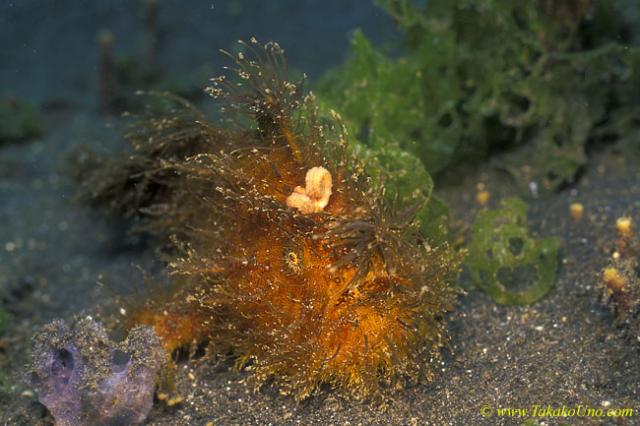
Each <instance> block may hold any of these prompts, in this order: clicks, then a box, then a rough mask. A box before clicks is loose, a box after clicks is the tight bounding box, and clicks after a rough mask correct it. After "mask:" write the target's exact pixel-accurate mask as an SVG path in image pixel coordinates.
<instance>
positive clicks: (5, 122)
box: [0, 97, 44, 143]
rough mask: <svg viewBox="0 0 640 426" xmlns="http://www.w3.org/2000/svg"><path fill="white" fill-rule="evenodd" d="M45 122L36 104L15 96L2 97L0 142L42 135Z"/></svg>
mask: <svg viewBox="0 0 640 426" xmlns="http://www.w3.org/2000/svg"><path fill="white" fill-rule="evenodd" d="M43 132H44V123H43V120H42V117H41V116H40V113H39V112H38V110H37V109H36V107H35V106H33V105H32V104H30V103H28V102H24V101H20V100H18V99H15V98H9V97H8V98H2V99H0V143H2V142H13V141H19V140H23V139H29V138H33V137H37V136H40V135H42V133H43Z"/></svg>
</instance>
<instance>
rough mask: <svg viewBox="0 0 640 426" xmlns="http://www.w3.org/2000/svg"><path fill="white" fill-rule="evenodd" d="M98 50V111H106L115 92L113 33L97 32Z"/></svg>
mask: <svg viewBox="0 0 640 426" xmlns="http://www.w3.org/2000/svg"><path fill="white" fill-rule="evenodd" d="M98 50H99V52H100V64H99V73H100V74H99V77H98V78H99V82H98V103H99V107H100V111H102V112H107V111H109V109H110V108H111V107H112V106H113V103H114V94H115V81H114V75H113V71H114V63H113V33H111V31H102V32H100V34H98Z"/></svg>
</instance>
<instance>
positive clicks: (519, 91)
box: [318, 0, 640, 193]
mask: <svg viewBox="0 0 640 426" xmlns="http://www.w3.org/2000/svg"><path fill="white" fill-rule="evenodd" d="M378 3H379V4H380V5H381V6H382V8H383V9H384V10H386V11H387V12H388V13H389V14H390V15H391V16H392V17H393V18H394V19H395V20H396V21H397V23H398V25H399V27H400V28H401V29H402V30H403V31H404V33H405V40H404V43H403V44H402V46H399V47H398V48H399V49H402V53H401V54H400V55H397V54H395V51H394V54H390V55H385V54H383V53H381V52H380V51H378V50H377V49H376V48H374V47H373V45H372V44H371V43H370V42H369V40H368V39H367V38H366V37H365V36H364V35H363V33H362V32H361V31H356V32H355V34H354V37H353V42H352V52H353V57H352V58H351V59H350V60H349V61H348V62H346V63H345V64H344V66H342V67H339V68H337V69H335V70H333V71H332V72H331V73H330V74H329V75H328V77H327V78H326V79H325V81H323V82H321V84H320V86H319V90H318V96H319V98H320V99H321V100H322V101H323V102H325V103H326V104H328V106H330V107H332V108H335V109H336V110H339V111H341V112H342V114H343V117H344V119H345V122H346V123H347V125H348V126H349V127H350V128H351V129H353V130H354V131H355V132H354V135H357V136H358V138H359V139H360V141H361V142H362V143H364V144H366V145H367V146H370V147H377V146H380V145H384V144H386V143H388V141H389V140H396V141H397V142H398V143H399V144H400V146H401V148H403V149H405V150H407V151H409V152H411V153H413V154H415V155H417V156H418V157H419V158H420V159H421V161H422V162H423V163H424V165H425V166H426V168H427V170H428V171H429V172H430V173H431V174H434V175H436V176H438V177H441V176H444V177H452V176H455V172H456V170H459V169H460V168H463V167H465V166H466V165H468V164H469V163H477V162H482V161H486V160H493V165H494V166H495V167H496V168H498V169H501V170H505V171H507V172H508V173H509V174H511V175H512V176H513V177H514V178H515V181H516V183H518V184H519V186H521V187H522V188H523V193H527V191H526V188H527V187H528V185H529V183H530V182H536V183H537V185H538V187H539V189H540V191H541V192H544V191H550V190H556V189H558V188H559V187H560V186H562V185H563V184H564V183H567V182H572V181H573V180H574V179H575V177H576V176H577V174H578V172H579V170H580V169H581V167H583V166H584V165H585V163H586V162H587V149H588V148H589V147H590V146H596V145H598V144H601V143H610V142H611V141H615V140H617V139H621V138H626V137H628V135H630V134H637V130H638V123H637V117H638V106H637V103H636V101H635V99H637V94H638V89H637V88H638V87H639V86H638V82H639V81H640V74H639V71H640V66H639V64H640V62H639V60H640V50H639V49H638V48H636V47H633V46H630V42H629V41H628V34H630V33H631V32H632V30H631V28H633V27H631V26H630V25H627V24H625V18H624V17H623V15H622V13H621V12H619V11H618V9H617V8H616V7H617V3H618V2H616V1H610V0H588V1H571V2H562V4H561V5H558V4H557V3H558V2H547V1H525V2H514V1H510V0H492V1H477V0H455V1H452V0H429V1H427V2H423V1H414V0H379V1H378ZM487 58H492V60H491V61H487ZM388 135H391V136H392V137H391V138H389V137H388ZM447 172H449V173H447Z"/></svg>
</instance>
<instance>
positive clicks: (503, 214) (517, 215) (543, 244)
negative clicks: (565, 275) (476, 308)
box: [465, 198, 558, 305]
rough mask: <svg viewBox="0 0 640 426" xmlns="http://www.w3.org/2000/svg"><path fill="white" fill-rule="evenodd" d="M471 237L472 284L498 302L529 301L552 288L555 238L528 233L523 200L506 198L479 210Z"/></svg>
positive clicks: (527, 302) (469, 259)
mask: <svg viewBox="0 0 640 426" xmlns="http://www.w3.org/2000/svg"><path fill="white" fill-rule="evenodd" d="M471 238H472V239H471V243H470V244H469V246H468V250H469V253H468V256H467V258H466V261H465V264H466V265H467V267H468V269H469V272H470V274H471V278H472V281H473V283H474V285H475V286H476V287H478V288H479V289H481V290H483V291H485V292H486V293H488V294H489V295H490V296H491V297H492V298H493V299H494V300H495V301H496V302H497V303H500V304H516V305H525V304H530V303H533V302H535V301H537V300H539V299H540V298H542V297H544V296H545V295H546V294H547V293H548V292H549V291H550V290H551V288H553V285H554V283H555V277H556V269H557V252H558V242H557V240H556V239H555V238H546V239H543V240H536V239H534V238H532V237H530V236H529V233H528V231H527V206H526V204H525V203H524V202H523V201H522V200H520V199H518V198H509V199H507V200H504V201H503V202H502V203H501V208H499V209H496V210H490V211H482V212H480V213H478V216H477V218H476V221H475V223H474V225H473V229H472V237H471ZM532 277H533V278H534V280H533V282H531V283H526V280H527V279H531V278H532Z"/></svg>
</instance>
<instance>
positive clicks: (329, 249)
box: [85, 39, 459, 400]
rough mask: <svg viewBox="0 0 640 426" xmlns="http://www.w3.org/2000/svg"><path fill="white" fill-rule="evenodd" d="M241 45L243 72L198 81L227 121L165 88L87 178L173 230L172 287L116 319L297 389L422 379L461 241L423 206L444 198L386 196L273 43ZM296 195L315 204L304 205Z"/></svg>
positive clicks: (300, 393)
mask: <svg viewBox="0 0 640 426" xmlns="http://www.w3.org/2000/svg"><path fill="white" fill-rule="evenodd" d="M242 47H243V49H242V52H241V53H239V54H238V55H237V56H232V55H230V54H229V56H231V57H232V58H233V61H234V63H235V68H234V69H233V71H234V73H235V75H236V77H235V78H234V77H229V76H222V77H219V78H215V79H213V80H212V81H213V85H212V86H211V87H210V88H208V89H207V92H208V93H209V94H210V95H211V96H212V97H213V98H214V99H217V100H218V101H219V102H220V104H221V114H222V117H223V118H222V121H221V123H222V125H217V124H214V123H212V122H211V121H210V120H209V119H208V118H207V117H205V116H204V115H203V114H202V113H200V112H199V111H197V110H196V109H195V107H193V106H192V105H190V104H189V103H187V102H185V101H183V100H181V99H179V98H176V97H170V96H160V97H161V99H162V100H163V101H164V107H163V108H161V109H160V111H158V109H157V108H156V109H155V110H154V109H153V107H152V108H151V109H150V110H149V111H148V113H147V115H146V116H143V117H138V118H137V119H136V120H135V123H134V124H133V127H132V128H131V131H129V132H128V134H127V138H128V139H129V141H130V142H131V143H132V145H133V152H132V153H129V154H127V155H126V156H123V157H122V158H118V159H114V160H107V161H106V162H105V163H104V167H103V168H102V169H101V170H98V171H97V172H96V173H95V174H94V176H93V177H92V178H90V179H89V180H88V181H87V183H86V187H85V188H86V190H87V194H89V198H90V199H92V200H93V202H95V203H97V204H100V205H104V206H106V207H107V208H108V209H110V210H111V211H120V212H123V213H125V214H129V215H138V216H140V217H142V218H143V220H144V222H145V225H144V228H145V229H146V230H147V231H149V232H152V233H154V234H155V235H157V236H158V241H159V244H160V245H163V244H164V243H166V241H168V240H169V239H171V240H172V241H174V243H175V248H174V252H173V255H171V256H172V257H173V260H172V261H171V268H172V278H173V280H174V286H175V289H174V292H173V294H172V295H171V296H168V297H165V298H161V299H157V298H156V299H154V298H153V297H152V296H150V298H149V300H147V301H144V303H143V304H142V306H139V307H138V308H137V309H128V311H129V312H131V314H130V315H129V318H128V320H127V321H126V324H125V325H127V326H133V325H135V324H147V325H151V326H152V327H153V328H154V330H155V331H156V333H157V334H158V336H159V337H160V339H161V341H162V343H163V345H164V347H165V348H166V349H167V351H172V350H174V349H176V348H178V347H181V346H183V345H185V344H190V343H191V342H193V341H205V340H206V341H209V342H210V347H212V348H213V349H214V351H219V352H220V353H225V352H226V351H228V350H231V351H232V352H233V353H234V354H235V355H236V356H237V365H238V366H240V367H242V366H247V369H248V370H249V371H251V373H252V374H251V377H252V379H253V381H254V384H255V387H256V389H257V388H258V387H259V386H260V385H261V384H262V383H263V382H264V381H265V380H267V379H273V381H274V382H275V383H276V384H277V385H279V386H280V389H281V391H282V392H283V393H290V394H292V395H293V396H294V397H295V398H296V399H298V400H299V399H303V398H306V397H307V396H309V395H310V394H311V393H312V392H313V391H314V390H315V389H316V388H317V387H318V385H320V384H322V383H326V384H330V385H333V386H334V387H336V388H339V389H341V390H344V391H347V392H348V393H350V394H352V395H353V396H355V397H366V396H368V395H371V394H373V393H376V392H378V391H379V386H380V384H382V383H387V384H389V383H397V384H400V383H402V382H404V381H420V380H428V379H430V378H431V377H432V375H433V367H432V366H433V365H435V363H436V361H437V359H438V358H439V351H440V348H441V346H442V345H443V344H444V342H445V338H446V335H445V322H444V316H445V313H446V312H447V311H448V310H450V309H452V307H453V304H454V302H455V299H456V294H457V290H456V289H455V288H454V286H453V282H454V281H455V278H456V276H457V273H458V269H459V256H458V255H457V254H456V253H455V252H454V251H453V250H452V249H451V248H450V247H449V246H448V244H447V243H446V242H444V243H440V242H438V241H435V240H431V239H429V238H428V237H425V236H424V235H422V234H421V232H420V227H421V226H422V225H421V224H420V223H419V220H417V219H416V216H417V215H418V214H422V213H421V212H426V213H425V214H423V217H438V218H439V217H441V216H442V212H443V210H445V211H446V209H443V208H442V206H439V205H437V203H436V207H435V208H433V209H432V210H426V209H425V205H426V204H427V202H429V201H430V193H431V186H429V187H428V188H426V192H427V194H420V196H416V195H415V194H414V195H413V196H412V197H411V200H412V202H411V203H410V204H407V203H406V202H405V201H406V200H405V198H403V196H402V194H399V193H397V192H395V195H394V196H393V197H391V198H389V197H386V196H385V193H386V188H387V187H386V186H384V185H383V183H390V182H391V181H387V180H385V179H383V178H382V177H380V176H378V179H374V178H372V177H370V176H369V175H368V174H367V173H366V171H365V167H364V166H363V163H362V162H361V161H360V158H359V157H358V156H357V155H356V154H355V150H354V149H353V146H352V145H350V144H349V142H348V135H347V132H346V129H345V128H344V126H343V125H342V124H341V122H340V120H339V116H338V115H337V114H335V113H334V114H332V115H331V116H329V117H319V115H318V114H319V113H318V109H317V107H316V105H315V97H314V96H313V94H311V93H309V94H305V93H304V92H303V91H302V87H301V85H300V84H296V83H293V82H290V81H288V80H286V79H285V71H286V61H285V58H284V55H283V51H282V49H281V48H280V47H279V46H278V45H277V44H275V43H267V44H266V45H264V46H262V45H260V44H258V43H257V41H255V39H253V40H252V41H251V43H250V44H242ZM156 105H157V103H156ZM422 170H424V169H422ZM425 174H426V172H425ZM427 176H428V175H427ZM305 181H306V187H305V188H304V191H303V188H301V187H300V186H299V185H300V184H301V183H302V182H305ZM428 183H429V184H431V181H430V179H429V180H428ZM414 185H415V184H414ZM392 186H393V185H390V186H389V189H390V190H391V191H394V189H393V188H392ZM296 188H298V189H296ZM315 189H319V191H316V190H315ZM291 194H298V195H304V196H305V197H307V198H309V200H311V201H313V202H315V203H317V204H316V205H314V208H313V209H309V211H307V210H305V211H300V210H299V209H300V205H299V204H297V203H298V201H294V202H292V199H291V198H290V197H291ZM425 195H426V196H425ZM309 200H305V202H307V201H309ZM303 204H304V203H303ZM304 209H306V207H305V208H304ZM304 209H303V210H304ZM311 210H312V211H311ZM300 213H303V214H300ZM428 215H431V216H428ZM440 223H441V222H440ZM428 225H432V224H428ZM176 251H177V254H176Z"/></svg>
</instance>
